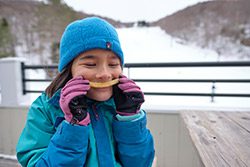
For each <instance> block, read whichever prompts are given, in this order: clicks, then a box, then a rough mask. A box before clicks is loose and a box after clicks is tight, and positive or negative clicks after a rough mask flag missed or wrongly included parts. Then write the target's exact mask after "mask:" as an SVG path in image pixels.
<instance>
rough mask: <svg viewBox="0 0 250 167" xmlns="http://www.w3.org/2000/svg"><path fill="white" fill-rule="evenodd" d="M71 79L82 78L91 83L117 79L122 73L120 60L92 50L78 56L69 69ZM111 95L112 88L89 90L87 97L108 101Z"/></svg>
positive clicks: (107, 52) (98, 50)
mask: <svg viewBox="0 0 250 167" xmlns="http://www.w3.org/2000/svg"><path fill="white" fill-rule="evenodd" d="M71 73H72V76H73V77H76V76H83V77H84V78H85V79H87V80H89V81H91V82H107V81H111V80H113V79H115V78H118V77H119V75H120V74H121V73H122V68H121V62H120V59H119V58H118V57H117V56H116V55H115V54H114V53H113V52H111V51H107V50H102V49H94V50H90V51H87V52H84V53H82V54H80V55H79V56H78V57H76V58H75V59H74V61H73V64H72V67H71ZM112 94H113V89H112V87H106V88H90V90H89V91H88V92H87V97H89V98H91V99H94V100H97V101H105V100H108V99H109V98H110V97H111V96H112Z"/></svg>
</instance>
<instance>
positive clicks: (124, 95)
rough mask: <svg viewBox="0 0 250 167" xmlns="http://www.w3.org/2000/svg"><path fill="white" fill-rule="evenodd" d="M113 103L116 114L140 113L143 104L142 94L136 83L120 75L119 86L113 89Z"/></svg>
mask: <svg viewBox="0 0 250 167" xmlns="http://www.w3.org/2000/svg"><path fill="white" fill-rule="evenodd" d="M113 94H114V101H115V104H116V110H117V113H118V114H120V115H133V114H136V113H138V112H139V111H140V108H141V105H142V103H143V102H144V94H143V92H142V91H141V89H140V87H139V86H137V85H136V83H135V82H134V81H133V80H131V79H128V78H127V77H126V76H124V75H121V76H120V79H119V84H118V85H115V86H114V87H113Z"/></svg>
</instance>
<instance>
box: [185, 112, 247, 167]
mask: <svg viewBox="0 0 250 167" xmlns="http://www.w3.org/2000/svg"><path fill="white" fill-rule="evenodd" d="M181 116H182V118H183V120H184V122H185V124H186V127H187V129H188V131H189V134H190V136H191V139H192V141H193V144H194V145H195V147H196V149H197V151H198V153H199V155H200V158H201V160H202V162H203V164H204V166H206V167H224V166H231V167H247V166H248V167H250V112H216V111H184V112H182V113H181Z"/></svg>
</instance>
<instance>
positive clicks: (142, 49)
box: [28, 27, 250, 109]
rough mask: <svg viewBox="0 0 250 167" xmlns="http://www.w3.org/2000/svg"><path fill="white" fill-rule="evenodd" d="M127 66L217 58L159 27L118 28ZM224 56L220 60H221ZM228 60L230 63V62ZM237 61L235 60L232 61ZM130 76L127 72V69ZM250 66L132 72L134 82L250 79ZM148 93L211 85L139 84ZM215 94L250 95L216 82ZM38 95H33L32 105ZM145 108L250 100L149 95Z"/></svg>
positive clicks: (247, 103) (246, 89) (249, 87)
mask: <svg viewBox="0 0 250 167" xmlns="http://www.w3.org/2000/svg"><path fill="white" fill-rule="evenodd" d="M118 34H119V37H120V40H121V45H122V48H123V51H124V55H125V63H144V62H148V63H152V62H154V63H157V62H160V63H162V62H206V61H207V62H216V61H218V55H217V53H216V52H214V51H211V50H204V49H201V48H199V47H196V46H187V45H183V44H181V41H180V40H178V39H174V38H172V37H171V36H169V35H167V34H166V33H165V32H164V31H163V30H161V29H160V28H159V27H151V28H139V27H133V28H121V29H118ZM221 60H223V57H222V58H220V61H221ZM227 61H230V60H228V59H227ZM233 61H235V60H233ZM124 73H125V74H127V75H128V70H127V69H124ZM249 73H250V67H249V68H247V67H244V68H243V67H242V68H235V67H233V68H228V67H223V68H221V67H220V68H219V67H218V68H211V67H206V68H194V67H193V68H191V67H188V68H150V69H145V68H142V69H140V68H139V69H138V68H137V69H130V72H129V74H130V78H133V79H249ZM29 76H36V77H38V76H39V78H44V77H45V73H44V72H42V71H30V73H29ZM138 84H139V85H140V86H141V88H142V90H143V91H145V92H153V91H154V92H179V93H181V92H182V93H183V92H184V93H211V92H212V86H213V85H212V83H138ZM47 85H48V84H44V83H33V84H32V83H30V84H28V86H29V87H30V89H32V90H34V89H37V90H44V89H45V88H46V86H47ZM215 87H216V89H215V92H216V93H250V84H246V83H242V84H237V83H216V84H215ZM38 95H39V94H32V97H31V101H30V102H28V103H31V102H32V101H33V100H34V99H35V98H36V97H37V96H38ZM144 107H145V108H158V109H159V108H164V109H171V108H173V107H174V108H180V109H183V108H184V109H187V108H197V107H198V108H203V109H208V108H209V109H211V108H218V107H219V108H229V109H230V108H250V98H232V97H215V98H214V102H211V97H193V96H183V97H180V96H146V102H145V104H144Z"/></svg>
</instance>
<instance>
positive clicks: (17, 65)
mask: <svg viewBox="0 0 250 167" xmlns="http://www.w3.org/2000/svg"><path fill="white" fill-rule="evenodd" d="M22 62H23V59H20V58H3V59H0V71H1V72H0V87H1V106H4V107H15V106H19V105H26V104H27V102H29V96H28V95H23V85H22V70H21V63H22Z"/></svg>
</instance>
